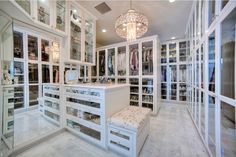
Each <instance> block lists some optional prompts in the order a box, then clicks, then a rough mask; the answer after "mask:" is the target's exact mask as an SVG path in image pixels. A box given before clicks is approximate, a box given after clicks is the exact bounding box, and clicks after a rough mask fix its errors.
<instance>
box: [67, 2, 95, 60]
mask: <svg viewBox="0 0 236 157" xmlns="http://www.w3.org/2000/svg"><path fill="white" fill-rule="evenodd" d="M95 26H96V23H95V19H94V17H93V16H92V15H89V14H87V13H85V11H84V10H83V9H82V8H80V7H79V6H77V5H76V4H74V3H71V7H70V55H69V58H68V62H74V63H79V64H84V65H95V57H94V56H95V36H96V35H95V34H96V32H95V30H96V28H95Z"/></svg>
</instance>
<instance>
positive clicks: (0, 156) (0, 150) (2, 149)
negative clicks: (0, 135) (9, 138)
mask: <svg viewBox="0 0 236 157" xmlns="http://www.w3.org/2000/svg"><path fill="white" fill-rule="evenodd" d="M8 152H9V149H8V147H7V145H6V144H5V143H4V142H3V141H2V140H1V139H0V157H5V156H6V155H7V153H8Z"/></svg>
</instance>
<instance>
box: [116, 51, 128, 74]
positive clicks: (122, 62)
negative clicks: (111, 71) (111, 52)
mask: <svg viewBox="0 0 236 157" xmlns="http://www.w3.org/2000/svg"><path fill="white" fill-rule="evenodd" d="M117 57H118V63H117V71H118V76H125V75H126V65H127V63H126V46H122V47H118V56H117Z"/></svg>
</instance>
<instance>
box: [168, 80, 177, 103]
mask: <svg viewBox="0 0 236 157" xmlns="http://www.w3.org/2000/svg"><path fill="white" fill-rule="evenodd" d="M169 95H170V99H171V100H177V97H176V96H177V84H176V83H171V85H170V91H169Z"/></svg>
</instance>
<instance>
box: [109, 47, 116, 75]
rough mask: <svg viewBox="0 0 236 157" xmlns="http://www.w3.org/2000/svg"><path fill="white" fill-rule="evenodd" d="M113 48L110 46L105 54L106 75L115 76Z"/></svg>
mask: <svg viewBox="0 0 236 157" xmlns="http://www.w3.org/2000/svg"><path fill="white" fill-rule="evenodd" d="M115 67H116V66H115V49H114V48H111V49H108V54H107V68H108V69H107V70H108V76H115Z"/></svg>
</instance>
